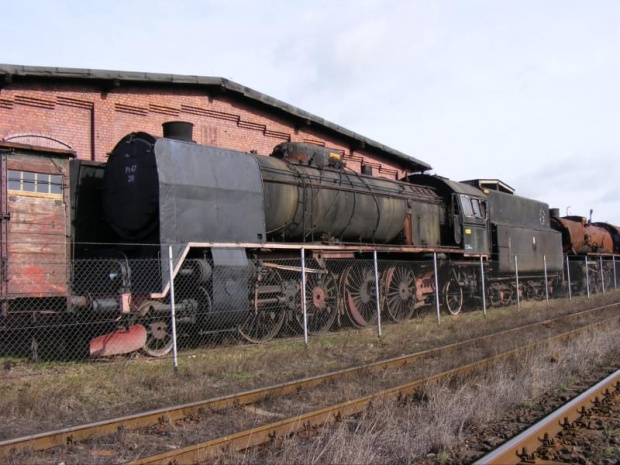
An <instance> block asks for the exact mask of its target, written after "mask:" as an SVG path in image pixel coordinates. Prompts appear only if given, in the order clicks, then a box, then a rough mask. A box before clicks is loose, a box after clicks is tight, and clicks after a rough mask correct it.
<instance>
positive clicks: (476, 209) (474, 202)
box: [471, 199, 484, 218]
mask: <svg viewBox="0 0 620 465" xmlns="http://www.w3.org/2000/svg"><path fill="white" fill-rule="evenodd" d="M471 206H472V207H473V208H474V216H475V217H476V218H484V216H483V215H482V210H481V209H480V202H479V201H478V199H471Z"/></svg>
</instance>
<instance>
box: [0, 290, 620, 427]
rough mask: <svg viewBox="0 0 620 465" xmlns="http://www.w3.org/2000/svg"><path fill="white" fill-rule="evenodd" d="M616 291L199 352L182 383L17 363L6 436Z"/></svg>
mask: <svg viewBox="0 0 620 465" xmlns="http://www.w3.org/2000/svg"><path fill="white" fill-rule="evenodd" d="M619 296H620V292H619V293H613V294H611V293H610V294H608V295H606V296H595V297H594V298H592V299H590V300H589V301H586V300H585V299H584V298H579V299H573V301H572V302H568V301H566V300H560V301H555V302H554V303H552V304H551V305H548V306H546V305H545V304H544V303H537V304H532V303H526V304H525V305H524V306H523V308H522V309H521V311H517V310H516V309H515V308H502V309H491V310H490V311H489V315H488V316H487V317H486V318H485V317H484V316H483V315H482V312H481V311H476V312H471V313H465V314H461V315H458V316H456V317H448V316H443V318H442V324H441V325H440V326H438V325H437V323H436V320H435V317H434V315H433V314H428V315H426V316H421V317H417V318H414V319H413V320H411V321H409V322H407V323H404V324H400V325H389V326H388V325H386V326H385V327H384V336H383V338H382V339H381V340H378V338H377V336H376V334H375V332H374V330H373V329H367V330H361V331H353V330H349V331H340V332H335V333H329V334H327V335H324V336H320V337H314V338H312V339H311V340H310V346H309V348H308V349H305V348H304V346H303V343H302V341H301V340H299V339H293V340H278V341H275V342H273V343H270V344H266V345H260V346H256V345H255V346H231V347H221V348H211V349H201V350H196V351H194V352H193V353H191V354H188V353H184V354H182V355H181V357H180V369H179V374H178V376H173V373H172V368H171V360H170V359H166V360H155V361H153V360H144V359H143V360H133V359H118V360H116V361H111V362H96V363H82V364H74V363H47V364H39V365H31V364H27V363H18V364H17V365H11V367H10V371H5V373H4V376H3V381H2V383H0V419H1V420H2V424H3V425H4V426H3V427H2V428H1V429H0V438H8V437H15V436H20V435H24V434H31V433H34V432H38V431H42V430H47V429H52V428H57V427H61V426H67V425H71V424H78V423H84V422H88V421H95V420H101V419H104V418H109V417H113V416H118V415H122V414H129V413H134V412H139V411H143V410H146V409H153V408H158V407H162V406H165V405H171V404H178V403H181V402H187V401H192V400H198V399H204V398H207V397H213V396H217V395H223V394H229V393H233V392H238V391H241V390H245V389H250V388H254V387H259V386H265V385H269V384H274V383H278V382H283V381H287V380H291V379H296V378H301V377H304V376H309V375H313V374H319V373H324V372H326V371H332V370H335V369H340V368H345V367H350V366H354V365H358V364H360V363H364V362H370V361H375V360H379V359H384V358H388V357H392V356H397V355H401V354H406V353H413V352H417V351H420V350H424V349H427V348H431V347H437V346H440V345H444V344H447V343H452V342H455V341H459V340H466V339H469V338H472V337H475V336H479V335H483V334H487V333H490V332H495V331H499V330H501V329H506V328H510V327H514V326H518V325H522V324H525V323H528V322H533V321H540V320H543V319H547V318H551V317H553V316H557V315H561V314H566V313H571V312H575V311H577V310H579V309H583V308H585V307H586V306H594V305H596V304H602V303H610V302H617V301H619V300H620V299H618V297H619Z"/></svg>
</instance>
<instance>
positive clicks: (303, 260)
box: [301, 247, 308, 348]
mask: <svg viewBox="0 0 620 465" xmlns="http://www.w3.org/2000/svg"><path fill="white" fill-rule="evenodd" d="M301 311H302V312H303V314H304V345H305V346H306V348H308V313H307V312H306V249H304V248H303V247H302V248H301Z"/></svg>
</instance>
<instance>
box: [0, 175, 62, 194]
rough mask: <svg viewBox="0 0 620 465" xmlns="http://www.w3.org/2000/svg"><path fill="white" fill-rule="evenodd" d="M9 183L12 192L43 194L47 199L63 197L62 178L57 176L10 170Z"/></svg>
mask: <svg viewBox="0 0 620 465" xmlns="http://www.w3.org/2000/svg"><path fill="white" fill-rule="evenodd" d="M8 183H9V184H8V188H9V190H11V191H17V192H23V193H28V194H30V193H32V194H33V195H37V194H43V196H45V197H48V196H49V197H58V198H60V197H62V176H60V175H57V174H46V173H34V172H32V171H17V170H9V172H8Z"/></svg>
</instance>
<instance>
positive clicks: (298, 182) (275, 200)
mask: <svg viewBox="0 0 620 465" xmlns="http://www.w3.org/2000/svg"><path fill="white" fill-rule="evenodd" d="M256 158H257V160H258V163H259V165H260V170H261V175H262V177H263V194H264V205H265V225H266V230H267V234H269V235H271V236H272V237H279V238H282V239H284V240H303V239H304V235H305V236H306V238H309V237H310V235H313V236H314V239H315V240H316V239H318V238H320V237H321V236H322V235H328V236H330V237H333V238H336V239H338V240H342V241H347V242H351V241H355V242H357V241H363V242H378V243H387V242H390V241H392V240H394V239H395V238H396V236H397V235H398V234H399V233H400V232H401V230H402V229H403V227H404V222H405V218H406V214H407V198H406V197H405V193H404V192H403V190H404V188H403V187H402V186H401V185H400V183H397V182H394V181H389V180H387V179H380V178H371V177H368V176H362V175H359V174H357V173H354V172H352V171H350V170H340V169H329V168H324V169H318V168H315V167H313V166H308V165H302V164H296V163H295V164H294V163H288V162H286V161H284V160H282V159H278V158H275V157H256Z"/></svg>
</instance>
